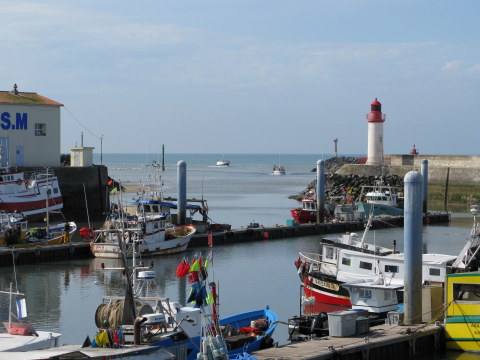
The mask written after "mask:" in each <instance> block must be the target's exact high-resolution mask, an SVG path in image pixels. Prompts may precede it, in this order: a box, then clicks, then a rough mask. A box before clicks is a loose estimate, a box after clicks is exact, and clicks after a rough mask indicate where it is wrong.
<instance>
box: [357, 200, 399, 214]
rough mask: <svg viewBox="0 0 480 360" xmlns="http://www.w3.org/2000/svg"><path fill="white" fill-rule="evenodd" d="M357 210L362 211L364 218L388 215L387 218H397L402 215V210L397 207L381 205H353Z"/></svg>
mask: <svg viewBox="0 0 480 360" xmlns="http://www.w3.org/2000/svg"><path fill="white" fill-rule="evenodd" d="M355 206H357V208H358V210H360V211H364V212H365V216H367V217H368V216H369V215H370V214H372V215H373V216H380V215H389V216H399V215H403V209H400V208H398V207H394V206H389V205H381V204H371V203H355Z"/></svg>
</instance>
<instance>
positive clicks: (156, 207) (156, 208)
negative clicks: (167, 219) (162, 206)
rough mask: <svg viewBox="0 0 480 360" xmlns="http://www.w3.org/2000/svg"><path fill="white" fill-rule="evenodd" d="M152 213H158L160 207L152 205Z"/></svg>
mask: <svg viewBox="0 0 480 360" xmlns="http://www.w3.org/2000/svg"><path fill="white" fill-rule="evenodd" d="M152 211H153V212H154V213H158V205H152Z"/></svg>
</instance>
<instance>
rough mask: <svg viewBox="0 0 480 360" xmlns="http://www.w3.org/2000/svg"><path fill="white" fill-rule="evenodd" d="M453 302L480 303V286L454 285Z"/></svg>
mask: <svg viewBox="0 0 480 360" xmlns="http://www.w3.org/2000/svg"><path fill="white" fill-rule="evenodd" d="M453 300H462V301H480V284H455V283H454V284H453Z"/></svg>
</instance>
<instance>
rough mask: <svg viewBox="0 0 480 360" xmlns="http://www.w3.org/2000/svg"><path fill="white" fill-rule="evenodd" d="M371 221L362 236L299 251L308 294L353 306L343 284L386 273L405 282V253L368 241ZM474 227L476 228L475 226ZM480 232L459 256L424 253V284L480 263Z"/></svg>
mask: <svg viewBox="0 0 480 360" xmlns="http://www.w3.org/2000/svg"><path fill="white" fill-rule="evenodd" d="M371 221H372V216H371V217H370V218H369V223H368V224H367V227H366V230H365V232H364V234H363V237H362V238H361V239H360V238H359V237H358V235H357V234H355V233H351V234H345V235H343V236H342V237H333V238H325V239H322V240H321V241H320V249H321V252H320V253H317V254H315V253H302V252H301V253H300V257H299V259H298V260H297V262H296V267H297V270H298V274H299V276H300V280H301V281H302V283H303V284H304V291H305V295H306V296H307V297H312V296H313V297H315V299H316V300H317V301H318V302H322V303H329V304H337V305H344V306H351V302H350V296H349V293H348V291H347V290H346V289H344V288H343V287H342V286H341V285H342V284H343V283H349V282H358V281H365V280H368V279H372V278H376V277H377V276H378V275H379V274H380V275H381V274H384V275H385V276H387V277H389V278H390V284H392V285H402V286H403V282H404V274H405V268H404V267H405V266H404V254H403V253H400V252H399V251H397V250H396V248H395V246H394V247H393V248H387V247H382V246H378V245H376V244H371V243H367V242H366V241H365V240H366V236H367V234H368V229H369V228H370V224H371ZM474 229H476V227H475V225H474ZM479 245H480V233H479V232H478V231H477V230H472V234H471V236H470V237H469V238H468V239H467V242H466V243H465V245H464V247H463V248H462V250H461V251H460V253H459V255H457V256H454V255H446V254H423V255H422V281H423V284H429V285H438V286H441V285H442V284H443V283H444V282H445V277H446V275H447V274H449V273H455V272H457V271H461V272H463V271H468V269H470V268H477V267H478V265H479V259H478V251H477V249H478V248H479Z"/></svg>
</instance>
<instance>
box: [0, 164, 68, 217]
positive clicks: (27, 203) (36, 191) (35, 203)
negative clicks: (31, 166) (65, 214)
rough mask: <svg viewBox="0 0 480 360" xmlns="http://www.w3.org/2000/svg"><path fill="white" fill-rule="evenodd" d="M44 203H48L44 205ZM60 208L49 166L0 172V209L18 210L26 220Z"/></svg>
mask: <svg viewBox="0 0 480 360" xmlns="http://www.w3.org/2000/svg"><path fill="white" fill-rule="evenodd" d="M47 204H48V205H47ZM61 208H63V199H62V194H61V192H60V187H59V186H58V178H57V177H56V176H55V175H54V173H53V171H52V170H50V169H46V170H39V171H34V172H23V171H10V170H9V169H3V171H1V172H0V211H5V212H9V213H13V212H18V213H22V214H23V215H25V216H26V217H27V218H28V219H29V220H38V219H42V218H43V217H44V215H45V213H47V212H48V211H49V212H52V211H54V210H60V209H61Z"/></svg>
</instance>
